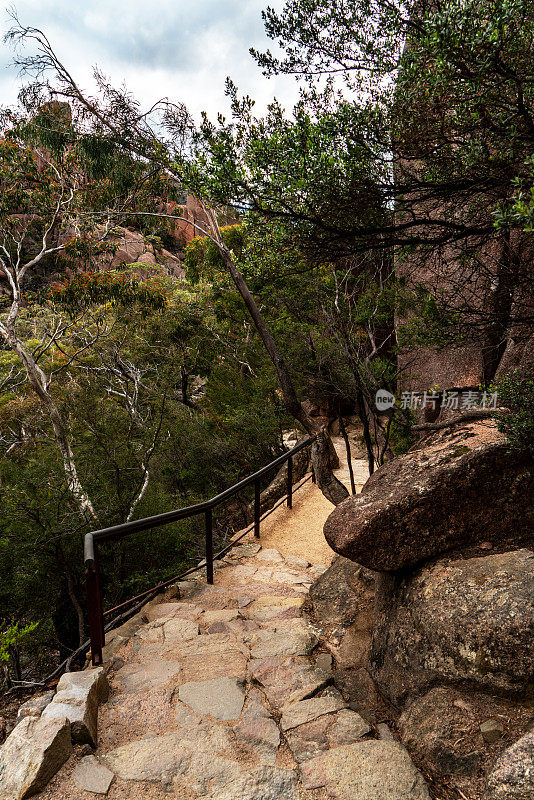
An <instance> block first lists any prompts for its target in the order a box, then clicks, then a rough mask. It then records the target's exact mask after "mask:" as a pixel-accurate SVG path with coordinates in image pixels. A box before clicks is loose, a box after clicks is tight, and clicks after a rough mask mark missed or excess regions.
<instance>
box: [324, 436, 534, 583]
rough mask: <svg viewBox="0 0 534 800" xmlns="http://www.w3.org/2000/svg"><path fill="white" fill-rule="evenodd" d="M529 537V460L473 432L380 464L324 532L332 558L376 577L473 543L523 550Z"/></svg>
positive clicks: (532, 498) (532, 510) (533, 498)
mask: <svg viewBox="0 0 534 800" xmlns="http://www.w3.org/2000/svg"><path fill="white" fill-rule="evenodd" d="M533 532H534V467H533V464H532V459H531V458H530V457H529V456H528V454H524V455H518V454H517V453H511V452H508V450H507V445H506V443H505V442H504V441H503V440H502V439H501V438H500V435H499V434H498V433H497V432H496V429H495V428H492V427H488V426H484V429H483V430H481V428H480V426H477V425H473V426H469V428H468V430H467V433H466V432H465V431H464V432H463V433H460V434H457V435H454V436H453V437H452V439H451V437H448V438H447V440H446V441H443V440H442V441H441V442H440V443H438V444H436V445H434V446H432V447H428V448H425V449H424V450H420V451H417V452H415V453H409V454H407V455H405V456H401V457H399V458H396V459H394V460H393V461H391V462H388V463H386V464H385V465H384V466H382V467H380V468H379V469H378V470H377V471H376V472H375V473H374V474H373V475H372V476H371V478H369V480H368V481H367V483H366V484H365V486H364V488H363V490H362V493H361V494H360V495H357V496H355V497H350V498H349V499H347V500H345V502H343V503H342V504H341V505H339V506H338V507H337V508H336V509H335V510H334V511H333V512H332V514H331V515H330V516H329V517H328V519H327V521H326V523H325V526H324V534H325V537H326V539H327V541H328V543H329V544H330V546H331V547H332V548H333V549H334V550H335V551H336V552H338V553H341V554H342V555H344V556H346V557H347V558H350V559H351V560H352V561H356V562H358V563H360V564H363V565H364V566H366V567H369V568H370V569H373V570H380V571H382V570H384V571H396V570H400V569H403V568H406V567H410V566H414V565H417V564H420V563H422V562H424V561H426V560H428V559H431V558H434V557H437V556H439V555H440V554H442V553H445V552H447V551H450V550H458V549H464V548H466V547H470V546H473V545H475V544H478V543H481V542H490V543H493V544H494V545H496V546H498V547H499V548H500V549H504V547H506V549H509V550H511V549H516V548H518V547H522V546H525V545H527V546H528V545H529V544H531V543H533V541H534V533H533Z"/></svg>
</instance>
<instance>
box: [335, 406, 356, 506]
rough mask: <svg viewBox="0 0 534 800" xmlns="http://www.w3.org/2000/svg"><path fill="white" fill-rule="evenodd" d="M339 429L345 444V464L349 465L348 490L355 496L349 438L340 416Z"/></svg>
mask: <svg viewBox="0 0 534 800" xmlns="http://www.w3.org/2000/svg"><path fill="white" fill-rule="evenodd" d="M339 429H340V431H341V435H342V436H343V441H344V442H345V450H346V451H347V464H348V465H349V475H350V488H351V491H352V494H356V484H355V483H354V470H353V469H352V456H351V452H350V442H349V437H348V436H347V429H346V428H345V423H344V422H343V417H342V416H341V414H340V415H339Z"/></svg>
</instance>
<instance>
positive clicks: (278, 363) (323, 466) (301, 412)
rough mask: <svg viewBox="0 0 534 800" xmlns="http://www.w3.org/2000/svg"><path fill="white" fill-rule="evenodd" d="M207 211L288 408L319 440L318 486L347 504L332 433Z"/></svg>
mask: <svg viewBox="0 0 534 800" xmlns="http://www.w3.org/2000/svg"><path fill="white" fill-rule="evenodd" d="M205 210H206V214H207V215H208V218H209V220H210V227H211V230H212V232H213V235H214V237H215V241H216V244H217V246H218V249H219V252H220V254H221V257H222V259H223V261H224V263H225V266H226V268H227V270H228V272H229V274H230V277H231V278H232V280H233V282H234V284H235V286H236V288H237V290H238V292H239V294H240V295H241V297H242V298H243V301H244V303H245V305H246V307H247V309H248V312H249V314H250V316H251V317H252V321H253V323H254V325H255V327H256V330H257V331H258V333H259V335H260V337H261V340H262V342H263V344H264V346H265V349H266V350H267V353H268V355H269V357H270V359H271V361H272V363H273V366H274V369H275V371H276V375H277V378H278V382H279V384H280V388H281V389H282V394H283V397H284V404H285V407H286V409H287V411H288V413H289V414H291V416H292V417H293V418H294V419H296V420H298V422H300V423H301V425H302V426H303V428H304V430H305V431H306V433H308V434H309V435H310V436H315V437H317V438H316V440H315V442H314V443H313V446H312V453H311V458H312V464H313V468H314V471H315V476H316V479H317V484H318V486H319V488H320V489H321V491H322V493H323V494H324V496H325V497H326V498H327V499H328V500H330V502H331V503H333V504H334V505H336V506H337V505H339V504H340V503H342V502H343V500H346V498H347V497H349V492H348V490H347V488H346V487H345V486H344V485H343V484H342V483H341V482H340V481H339V480H338V479H337V478H336V476H335V475H334V473H333V472H332V466H331V462H330V451H329V442H330V437H329V436H328V433H327V432H326V431H325V430H323V429H322V428H321V427H320V425H319V423H318V422H317V421H316V420H314V419H313V417H310V415H309V414H308V413H307V412H306V411H305V409H304V408H303V406H302V403H301V402H300V400H299V399H298V397H297V395H296V392H295V388H294V386H293V381H292V380H291V376H290V373H289V370H288V368H287V365H286V363H285V361H284V359H283V357H282V354H281V353H280V351H279V350H278V346H277V344H276V342H275V340H274V338H273V335H272V334H271V331H270V330H269V328H268V326H267V323H266V322H265V320H264V319H263V316H262V314H261V312H260V310H259V308H258V306H257V304H256V301H255V300H254V298H253V297H252V294H251V293H250V290H249V288H248V286H247V284H246V282H245V279H244V278H243V276H242V275H241V273H240V272H239V270H238V269H237V266H236V264H235V262H234V259H233V258H232V254H231V252H230V250H229V249H228V248H227V247H226V245H225V244H224V242H223V240H222V238H221V235H220V231H219V228H218V225H217V222H216V220H215V216H214V214H213V212H212V211H211V209H205Z"/></svg>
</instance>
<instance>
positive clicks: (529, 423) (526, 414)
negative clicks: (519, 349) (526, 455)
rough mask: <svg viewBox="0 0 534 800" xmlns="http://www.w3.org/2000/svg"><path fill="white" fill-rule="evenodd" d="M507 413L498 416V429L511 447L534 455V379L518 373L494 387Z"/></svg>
mask: <svg viewBox="0 0 534 800" xmlns="http://www.w3.org/2000/svg"><path fill="white" fill-rule="evenodd" d="M492 391H493V392H498V397H499V405H500V406H504V408H506V409H507V410H506V412H504V413H499V414H498V415H497V416H496V422H497V428H498V429H499V430H500V431H501V433H504V434H506V437H507V439H508V441H509V442H510V446H511V447H516V448H518V449H520V450H524V449H525V448H527V449H529V450H530V451H531V452H532V453H533V454H534V378H533V377H531V376H525V375H523V374H521V373H519V372H517V371H515V372H512V373H511V374H509V375H504V376H503V377H502V378H500V380H499V381H497V382H496V383H495V384H494V386H493V387H492Z"/></svg>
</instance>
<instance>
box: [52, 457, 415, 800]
mask: <svg viewBox="0 0 534 800" xmlns="http://www.w3.org/2000/svg"><path fill="white" fill-rule="evenodd" d="M360 466H361V465H360ZM306 490H307V491H308V492H309V493H318V489H317V488H316V487H314V486H309V487H307V489H306ZM317 500H318V506H322V503H321V501H320V500H319V499H318V498H317ZM330 508H331V506H329V505H328V504H326V506H325V507H324V510H323V511H322V512H321V514H319V513H318V512H317V510H316V513H315V516H314V517H313V518H312V519H310V518H309V517H307V523H306V524H307V525H308V527H309V529H308V528H307V529H306V536H305V537H304V540H303V541H302V540H301V539H300V538H297V536H296V535H295V533H294V531H295V530H298V529H299V527H300V529H301V528H302V524H303V523H302V519H300V520H299V515H300V511H299V507H298V506H297V505H295V508H294V511H293V514H292V516H291V519H292V520H293V523H295V522H297V525H296V527H291V525H287V528H288V529H289V530H288V531H287V533H286V535H284V536H282V535H281V534H280V532H278V533H277V532H276V527H277V523H276V519H277V517H276V515H275V514H273V515H272V516H273V518H274V521H273V523H271V524H272V525H273V528H272V529H271V533H270V534H269V533H267V532H266V533H265V538H264V539H263V540H262V544H263V545H264V546H263V547H262V546H261V545H260V544H258V543H257V542H255V541H254V540H253V539H252V540H248V541H246V542H245V543H244V544H242V545H238V546H236V548H234V550H232V551H231V552H230V554H229V555H228V556H227V557H226V558H225V560H224V562H222V563H221V564H220V565H219V566H218V568H217V570H216V573H215V586H211V587H210V586H206V585H205V584H203V583H202V582H200V581H187V582H183V583H181V584H179V596H178V597H176V596H175V597H174V598H172V597H167V598H164V601H163V602H161V601H159V602H155V601H154V602H152V603H151V604H149V605H148V606H147V607H145V609H144V612H143V613H142V614H141V615H138V618H137V619H136V620H133V621H131V622H129V623H127V624H126V625H125V626H123V628H122V629H119V631H117V632H115V634H114V636H113V637H111V641H110V642H109V644H108V646H107V651H106V652H107V657H108V659H109V662H108V663H109V674H108V677H109V681H110V685H111V693H110V698H109V700H108V702H107V703H105V704H104V705H103V706H102V707H101V709H100V716H99V724H98V731H99V740H98V747H97V749H96V750H95V751H94V754H93V750H92V748H90V747H89V746H87V745H86V746H85V749H80V748H78V752H75V754H74V755H73V756H72V757H71V758H70V759H69V761H68V762H67V763H66V764H65V766H64V767H63V768H62V770H61V771H60V772H59V773H58V775H57V776H56V778H54V779H53V780H52V782H51V783H50V784H49V786H48V787H47V789H46V790H45V791H44V792H43V793H42V794H41V795H40V797H41V798H43V800H44V799H45V798H46V800H52V799H53V800H63V799H64V798H69V800H86V799H87V798H90V797H95V796H96V795H97V794H98V793H100V794H101V795H102V794H105V793H107V797H108V798H109V800H138V799H139V798H146V800H160V799H161V800H163V798H166V799H167V800H168V798H175V800H285V799H286V798H287V799H288V800H289V799H291V798H295V799H300V800H324V799H325V798H327V797H328V798H334V800H386V798H387V799H388V800H401V799H402V800H428V794H427V790H426V787H425V784H424V781H423V779H422V777H421V776H420V774H419V773H418V771H417V770H416V769H415V767H414V766H413V764H412V762H411V761H410V759H409V757H408V755H407V753H406V751H405V750H404V749H403V748H402V747H401V746H400V745H398V744H397V743H395V742H392V741H383V740H380V739H378V738H377V734H376V732H374V731H373V730H372V729H371V728H370V726H369V725H368V724H367V723H366V722H365V720H364V719H363V718H362V717H361V716H360V715H359V714H358V713H356V712H355V711H354V710H352V709H351V708H349V707H347V704H346V703H345V701H344V699H343V697H342V696H341V694H340V693H339V691H338V690H337V689H335V688H334V686H333V681H332V666H333V665H332V659H331V657H330V656H329V655H327V654H326V653H320V652H318V648H317V645H318V636H317V632H316V631H315V630H314V629H313V627H312V626H311V625H310V624H309V621H308V620H307V618H306V615H305V613H304V612H303V604H305V601H306V600H307V597H308V589H309V587H310V585H311V583H312V581H313V580H314V579H315V578H316V577H317V576H318V575H319V574H321V573H322V572H323V571H324V570H325V569H326V566H327V564H326V563H318V562H317V561H316V560H315V557H316V555H317V553H318V552H321V553H323V554H324V557H325V561H328V560H329V553H328V551H327V550H326V549H324V546H323V544H322V543H321V538H322V532H321V529H322V524H323V521H324V519H325V517H326V514H327V513H328V512H329V510H330ZM279 512H280V513H279V515H278V524H279V523H280V518H282V519H285V518H286V517H287V512H285V511H284V510H283V509H280V510H279ZM288 519H289V518H288ZM293 523H292V524H293ZM275 536H278V540H279V541H280V542H281V545H280V549H282V548H284V549H285V553H281V552H280V550H279V549H275V548H273V547H269V546H265V545H268V544H269V543H270V542H272V539H273V538H274V537H275ZM312 540H315V541H316V545H317V546H316V548H315V549H314V548H309V549H310V550H311V551H313V557H310V555H309V554H308V552H306V551H305V547H304V546H301V544H302V545H305V543H306V541H312ZM284 543H285V544H284ZM330 552H331V551H330ZM297 553H298V554H297Z"/></svg>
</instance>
